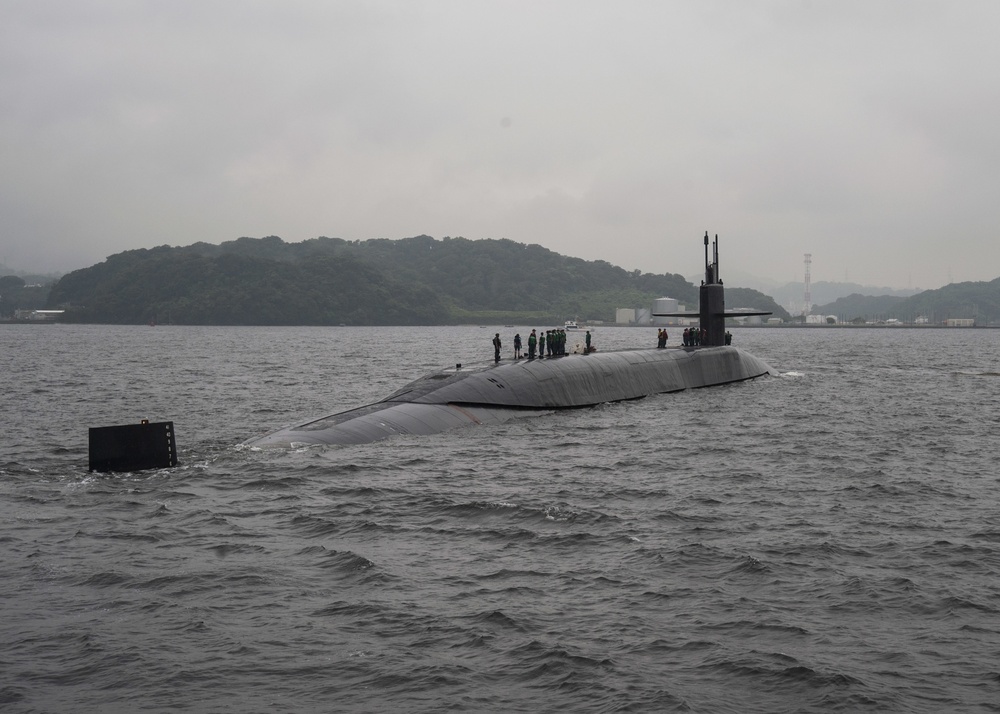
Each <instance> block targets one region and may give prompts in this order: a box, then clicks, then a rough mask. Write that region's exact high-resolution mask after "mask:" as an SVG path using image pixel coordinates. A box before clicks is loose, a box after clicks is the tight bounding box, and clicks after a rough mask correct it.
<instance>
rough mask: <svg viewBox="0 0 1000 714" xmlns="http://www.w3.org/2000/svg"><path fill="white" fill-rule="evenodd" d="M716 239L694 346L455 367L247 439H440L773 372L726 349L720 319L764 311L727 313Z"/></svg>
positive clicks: (277, 443)
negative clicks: (701, 335) (701, 336)
mask: <svg viewBox="0 0 1000 714" xmlns="http://www.w3.org/2000/svg"><path fill="white" fill-rule="evenodd" d="M718 241H719V238H718V236H716V237H715V241H714V242H713V244H712V261H711V262H709V251H708V247H709V239H708V233H706V234H705V280H704V282H703V283H702V285H701V288H700V291H699V300H700V310H699V319H700V324H701V328H702V329H703V330H705V331H706V334H707V339H705V340H704V341H703V342H702V344H701V345H700V346H696V347H668V348H666V349H658V348H653V349H631V350H621V351H616V352H591V353H589V354H570V355H563V356H559V357H548V358H545V359H531V360H529V359H520V360H515V361H502V362H488V363H479V364H475V365H467V366H462V365H456V366H455V367H452V368H448V369H442V370H440V371H438V372H432V373H431V374H428V375H425V376H423V377H421V378H420V379H418V380H416V381H414V382H411V383H409V384H407V385H406V386H404V387H402V388H401V389H399V390H398V391H396V392H394V393H393V394H390V395H389V396H388V397H386V398H385V399H383V400H381V401H378V402H375V403H374V404H368V405H367V406H363V407H358V408H356V409H349V410H347V411H343V412H337V413H335V414H330V415H328V416H324V417H319V418H317V419H311V420H309V421H306V422H303V423H301V424H297V425H295V426H288V427H284V428H282V429H278V430H277V431H274V432H271V433H270V434H267V435H265V436H261V437H258V438H256V439H251V440H249V441H247V442H245V443H246V444H247V445H248V446H254V447H285V448H294V447H299V446H308V445H311V444H366V443H370V442H373V441H380V440H382V439H386V438H388V437H390V436H394V435H396V434H438V433H440V432H443V431H447V430H448V429H454V428H457V427H461V426H467V425H469V424H497V423H500V422H503V421H506V420H508V419H511V418H514V417H518V416H526V415H529V414H538V413H540V412H545V411H552V410H556V409H575V408H580V407H589V406H594V405H597V404H603V403H605V402H618V401H624V400H626V399H638V398H640V397H646V396H649V395H651V394H662V393H667V392H679V391H682V390H685V389H698V388H700V387H713V386H717V385H721V384H730V383H732V382H741V381H744V380H748V379H754V378H755V377H760V376H762V375H764V374H768V373H773V372H774V370H773V369H772V368H771V367H770V366H769V365H768V364H767V363H766V362H764V361H763V360H760V359H758V358H757V357H754V356H753V355H751V354H748V353H746V352H744V351H742V350H740V349H738V348H736V347H731V346H729V345H726V344H725V341H726V338H725V333H726V329H725V325H726V318H727V317H746V316H747V315H770V314H771V313H769V312H743V311H741V312H738V313H727V312H726V306H725V294H724V289H723V286H722V280H720V279H719V242H718ZM654 314H655V316H656V317H684V316H689V315H690V314H691V313H654Z"/></svg>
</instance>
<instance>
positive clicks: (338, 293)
mask: <svg viewBox="0 0 1000 714" xmlns="http://www.w3.org/2000/svg"><path fill="white" fill-rule="evenodd" d="M8 271H9V269H5V270H0V273H5V272H8ZM726 277H727V278H728V276H726ZM697 282H698V283H700V276H699V278H698V279H697ZM726 284H727V291H726V305H727V308H728V309H736V308H740V307H743V308H754V309H757V310H771V311H772V312H773V313H774V316H775V317H777V318H780V319H783V320H790V319H793V318H792V316H791V315H790V314H789V312H788V311H786V310H785V309H784V307H782V306H781V305H780V304H779V302H778V301H777V300H776V299H775V298H774V296H772V295H768V294H765V293H764V292H763V291H760V290H756V289H753V288H747V287H736V285H739V282H738V281H737V280H733V279H732V278H728V279H727V280H726ZM12 285H16V281H12ZM803 289H804V288H803V284H802V283H797V284H796V283H788V284H786V285H785V286H783V288H782V289H773V292H774V293H775V294H776V295H778V296H784V297H786V298H787V296H793V297H794V298H795V299H797V300H798V301H799V302H798V308H797V309H793V311H792V312H793V314H795V315H800V314H801V300H802V297H801V291H802V290H803ZM38 290H40V292H39V291H38ZM38 290H36V292H37V294H31V293H29V292H28V291H26V290H21V292H20V301H19V302H18V303H17V305H16V306H18V307H42V306H44V307H49V308H66V309H67V313H66V316H65V318H66V319H67V320H70V321H77V322H96V323H120V324H138V323H145V322H151V321H156V322H174V323H177V324H218V325H338V324H345V325H393V324H398V325H422V324H427V325H430V324H457V323H466V324H468V323H473V324H475V323H479V324H512V323H515V322H517V323H520V324H524V323H532V324H560V323H561V322H562V321H563V320H565V319H570V318H573V319H580V320H587V321H605V322H610V321H613V320H614V314H615V309H616V308H619V307H639V308H648V307H649V306H650V305H651V303H652V301H653V300H654V299H656V298H658V297H673V298H676V299H677V300H679V301H680V302H681V303H682V304H685V305H687V306H688V308H689V309H692V310H694V309H696V306H697V304H698V289H697V287H696V286H695V284H693V283H692V282H689V281H687V280H685V279H684V278H683V277H682V276H681V275H679V274H672V273H664V274H662V275H658V274H652V273H642V272H641V271H638V270H633V271H628V270H625V269H623V268H620V267H617V266H614V265H611V264H610V263H607V262H605V261H600V260H598V261H585V260H582V259H579V258H572V257H567V256H563V255H560V254H558V253H554V252H553V251H551V250H548V249H547V248H543V247H542V246H539V245H525V244H522V243H516V242H514V241H511V240H507V239H501V240H468V239H465V238H461V237H456V238H451V237H445V238H443V239H440V240H437V239H434V238H432V237H430V236H425V235H421V236H416V237H413V238H405V239H401V240H387V239H373V240H366V241H345V240H342V239H339V238H326V237H320V238H315V239H312V240H307V241H302V242H301V243H285V242H284V241H283V240H282V239H281V238H278V237H276V236H268V237H266V238H239V239H237V240H233V241H227V242H224V243H222V244H220V245H216V244H210V243H195V244H192V245H188V246H183V247H170V246H160V247H157V248H152V249H138V250H130V251H125V252H122V253H118V254H115V255H112V256H110V257H108V258H107V259H106V260H105V261H103V262H101V263H98V264H96V265H93V266H90V267H88V268H83V269H81V270H76V271H73V272H72V273H69V274H67V275H65V276H63V277H62V278H61V279H59V280H58V281H57V282H56V283H55V284H54V285H52V286H51V290H50V288H49V286H48V285H46V286H45V287H44V288H43V289H38ZM877 290H885V291H887V292H886V294H883V295H866V294H864V293H865V292H875V291H877ZM848 291H851V292H848ZM812 292H813V303H814V307H813V309H812V311H811V312H812V314H814V315H835V316H837V317H838V318H839V319H840V320H841V321H845V322H850V321H853V320H860V321H877V320H879V319H882V320H884V319H888V318H896V319H899V320H902V321H906V322H911V321H913V320H914V319H916V317H918V316H923V317H925V318H927V320H928V321H930V322H932V323H933V322H936V321H941V320H944V319H947V318H953V317H972V318H976V319H977V322H978V323H979V324H986V323H988V322H990V321H993V322H1000V279H997V280H994V281H991V282H988V283H959V284H952V285H948V286H945V287H944V288H939V289H938V290H929V291H923V292H920V293H917V294H915V295H906V293H907V292H908V291H899V290H891V289H889V288H882V289H875V288H870V287H863V286H857V285H854V284H850V283H829V282H819V283H815V284H813V286H812ZM844 293H847V294H844ZM900 293H902V294H900ZM11 296H13V297H17V296H16V295H15V294H14V293H13V292H11V291H8V297H11ZM46 296H47V299H45V297H46ZM831 297H833V299H832V300H830V301H826V300H827V299H828V298H831ZM29 298H30V300H29ZM789 299H790V298H789ZM43 300H44V304H43V303H42V301H43ZM791 304H792V306H793V308H794V307H795V305H796V303H795V302H794V300H793V301H792V303H791ZM13 305H15V303H13V302H10V301H9V300H6V301H5V303H4V304H3V305H0V307H3V308H4V310H3V311H2V312H3V314H4V315H6V316H9V314H10V312H11V310H10V308H11V307H12V306H13Z"/></svg>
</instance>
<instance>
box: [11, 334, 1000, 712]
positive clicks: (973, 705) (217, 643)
mask: <svg viewBox="0 0 1000 714" xmlns="http://www.w3.org/2000/svg"><path fill="white" fill-rule="evenodd" d="M535 327H544V326H542V325H536V326H535ZM496 329H499V330H500V331H501V334H502V335H503V337H504V338H505V341H506V345H507V347H506V348H505V352H506V353H508V354H509V348H510V345H511V338H512V337H513V334H514V332H515V331H516V330H518V329H519V330H520V331H521V334H522V335H526V332H527V330H526V329H522V328H496ZM496 329H494V328H493V327H488V328H486V329H481V328H477V327H447V328H446V327H442V328H206V327H201V328H199V327H176V326H160V327H156V328H150V327H122V326H70V325H38V326H35V325H32V326H22V325H4V326H0V346H2V352H3V354H4V355H5V359H6V363H7V369H6V371H5V376H4V383H3V384H4V386H3V389H2V390H0V413H2V414H3V432H2V433H3V438H2V440H0V543H2V544H3V547H2V549H0V564H2V571H0V572H2V573H3V576H4V577H3V578H0V598H2V603H3V618H2V619H0V623H2V624H0V662H2V668H0V671H2V676H0V707H2V709H3V711H5V712H50V711H52V712H55V711H74V712H107V711H173V710H181V709H183V710H187V711H198V712H217V711H241V712H244V711H245V712H274V711H296V712H298V711H427V712H431V711H441V710H445V709H451V710H457V711H508V712H510V711H523V712H529V711H530V712H535V711H559V710H563V711H594V712H606V711H697V712H720V711H721V712H727V711H729V712H747V711H757V712H772V711H824V712H825V711H849V712H858V711H907V712H941V711H949V712H962V711H970V712H971V711H977V712H978V711H997V710H998V708H1000V707H998V702H1000V666H998V664H997V662H998V658H997V654H998V644H1000V631H998V630H1000V624H998V623H1000V619H998V603H1000V597H998V596H1000V586H998V582H1000V580H998V574H1000V508H998V502H1000V498H998V496H1000V484H998V478H997V476H996V463H997V455H998V454H997V451H998V449H997V436H998V432H1000V428H998V427H1000V368H998V365H997V358H996V353H997V341H998V339H1000V333H998V332H997V331H995V330H961V329H954V330H942V329H928V330H910V329H898V330H894V329H795V328H785V329H736V330H733V332H734V334H735V344H736V346H738V347H741V348H744V349H747V350H749V351H751V352H753V353H754V354H756V355H758V356H760V357H763V358H765V359H766V360H768V361H769V362H770V363H771V364H772V366H774V367H775V368H776V369H777V370H778V372H779V373H780V375H779V376H776V377H769V378H764V379H760V380H756V381H753V382H748V383H743V384H739V385H733V386H728V387H720V388H711V389H705V390H699V391H692V392H683V393H679V394H673V395H662V396H655V397H650V398H647V399H643V400H639V401H636V402H629V403H623V404H612V405H604V406H600V407H597V408H593V409H583V410H574V411H570V412H563V413H551V414H546V415H542V416H537V417H533V418H525V419H519V420H514V421H511V422H508V423H506V424H502V425H498V426H490V427H475V428H469V429H463V430H458V431H453V432H448V433H445V434H440V435H436V436H430V437H400V438H395V439H391V440H388V441H384V442H380V443H376V444H368V445H361V446H355V447H341V448H326V449H309V450H301V451H292V452H286V451H277V452H262V451H258V450H254V449H249V448H245V447H242V446H240V442H242V441H243V440H244V439H247V438H250V437H252V436H257V435H260V434H263V433H265V432H267V431H270V430H272V429H274V428H276V427H278V426H281V425H284V424H288V423H291V422H294V421H299V420H303V419H305V418H307V417H310V416H318V415H322V414H326V413H329V412H333V411H337V410H340V409H345V408H349V407H352V406H357V405H359V404H363V403H367V402H370V401H374V400H376V399H379V398H381V397H383V396H385V395H387V394H389V393H390V392H391V391H393V390H395V389H396V388H398V387H399V386H402V385H403V384H404V383H405V382H407V381H409V380H411V379H413V378H416V377H418V376H420V375H422V374H424V373H425V372H428V371H430V370H433V369H436V368H438V367H441V366H445V365H452V364H454V363H456V362H463V363H471V362H474V361H478V360H483V359H489V358H490V356H491V347H490V344H489V340H490V337H492V334H493V332H495V331H496ZM655 336H656V335H655V330H654V329H650V330H644V329H625V328H598V329H597V330H596V331H595V344H596V345H597V347H598V349H610V348H615V347H637V346H653V345H654V344H655ZM679 337H680V334H679V332H678V331H677V330H676V329H675V330H672V331H671V339H670V343H669V344H672V345H676V344H677V343H678V341H679ZM567 359H585V357H570V358H567ZM141 418H149V419H150V420H152V421H160V420H172V421H174V422H175V425H176V432H177V438H178V446H179V451H180V454H179V456H180V461H181V464H180V465H179V466H178V467H177V468H174V469H167V470H161V471H147V472H138V473H131V474H91V473H89V472H88V471H87V428H88V427H90V426H107V425H111V424H122V423H133V422H136V421H138V420H139V419H141Z"/></svg>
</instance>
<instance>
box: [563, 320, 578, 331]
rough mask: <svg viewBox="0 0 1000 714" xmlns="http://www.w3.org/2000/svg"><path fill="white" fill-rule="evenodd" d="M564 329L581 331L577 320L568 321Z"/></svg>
mask: <svg viewBox="0 0 1000 714" xmlns="http://www.w3.org/2000/svg"><path fill="white" fill-rule="evenodd" d="M563 329H564V330H579V329H581V328H580V326H579V325H578V324H576V320H566V323H565V324H564V325H563Z"/></svg>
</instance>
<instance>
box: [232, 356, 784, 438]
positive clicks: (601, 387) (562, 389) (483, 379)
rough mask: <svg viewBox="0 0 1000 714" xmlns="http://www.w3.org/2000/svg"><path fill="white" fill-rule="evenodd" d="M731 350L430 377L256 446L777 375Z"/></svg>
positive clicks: (438, 428) (432, 430) (510, 364)
mask: <svg viewBox="0 0 1000 714" xmlns="http://www.w3.org/2000/svg"><path fill="white" fill-rule="evenodd" d="M773 372H774V370H773V369H772V368H771V367H770V366H769V365H768V364H767V363H766V362H764V361H763V360H761V359H759V358H757V357H754V356H753V355H751V354H748V353H746V352H743V351H742V350H740V349H737V348H735V347H730V346H716V347H684V348H680V347H675V348H666V349H637V350H624V351H619V352H591V353H590V354H579V355H565V356H561V357H552V358H547V359H534V360H528V359H521V360H513V361H507V360H504V361H501V362H490V363H483V364H476V365H467V366H464V367H460V366H456V367H452V368H449V369H443V370H441V371H439V372H432V373H430V374H428V375H425V376H424V377H421V378H420V379H418V380H416V381H414V382H411V383H410V384H407V385H406V386H405V387H403V388H401V389H399V390H398V391H396V392H394V393H393V394H391V395H389V396H388V397H386V398H385V399H383V400H381V401H379V402H375V403H374V404H369V405H367V406H363V407H358V408H356V409H350V410H347V411H343V412H338V413H335V414H330V415H328V416H324V417H320V418H318V419H312V420H309V421H306V422H303V423H301V424H297V425H295V426H289V427H285V428H283V429H279V430H277V431H275V432H272V433H270V434H267V435H265V436H262V437H259V438H256V439H251V440H250V441H248V442H246V444H247V445H249V446H253V447H285V448H294V447H299V446H308V445H312V444H365V443H370V442H374V441H380V440H382V439H386V438H389V437H391V436H395V435H397V434H438V433H440V432H443V431H447V430H449V429H455V428H458V427H462V426H468V425H470V424H496V423H500V422H503V421H507V420H508V419H511V418H514V417H518V416H525V415H527V414H537V413H539V412H545V411H551V410H556V409H574V408H580V407H588V406H594V405H597V404H604V403H607V402H618V401H625V400H629V399H639V398H641V397H646V396H649V395H652V394H663V393H668V392H679V391H683V390H685V389H699V388H701V387H712V386H717V385H722V384H729V383H732V382H741V381H745V380H748V379H754V378H756V377H760V376H763V375H765V374H768V373H773Z"/></svg>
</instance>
